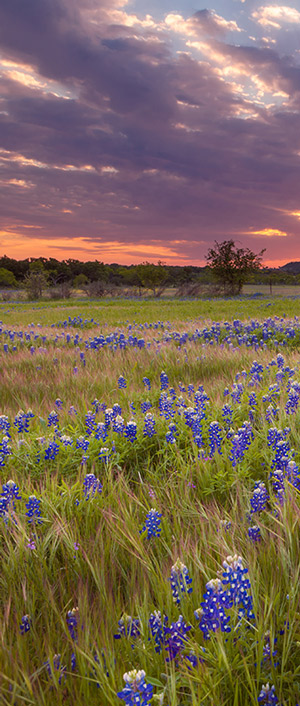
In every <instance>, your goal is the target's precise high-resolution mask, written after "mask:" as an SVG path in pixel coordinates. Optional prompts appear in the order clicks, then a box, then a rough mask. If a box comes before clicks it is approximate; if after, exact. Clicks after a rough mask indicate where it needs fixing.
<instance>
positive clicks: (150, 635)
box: [0, 297, 300, 706]
mask: <svg viewBox="0 0 300 706" xmlns="http://www.w3.org/2000/svg"><path fill="white" fill-rule="evenodd" d="M0 319H1V326H0V390H1V397H0V399H1V408H0V430H1V436H0V470H1V487H2V494H1V495H0V526H1V536H0V554H1V574H0V601H1V609H0V640H1V647H0V703H1V706H2V704H3V705H10V706H11V705H12V704H14V705H16V706H21V705H22V706H23V705H24V706H25V705H30V704H34V705H37V706H53V704H55V705H56V706H63V705H67V706H73V705H74V706H79V705H80V706H81V705H83V704H84V705H88V706H109V705H110V704H111V705H113V706H116V705H117V704H120V706H121V705H122V704H124V703H126V704H141V705H143V706H146V704H151V705H153V706H154V705H155V704H158V705H161V706H199V705H200V704H201V705H203V706H220V705H222V706H243V705H244V704H245V705H247V706H248V705H251V706H252V705H253V706H254V705H255V704H280V705H281V704H282V705H284V706H288V705H289V706H297V704H300V609H299V579H300V563H299V536H300V535H299V520H300V451H299V409H300V407H299V402H300V371H299V362H300V357H299V350H300V299H292V298H279V297H273V298H270V299H268V298H257V299H255V298H254V299H246V298H240V299H237V300H229V301H226V300H218V301H213V300H211V301H208V300H206V301H193V302H191V301H168V300H166V299H164V300H163V301H150V300H149V301H144V302H137V301H124V300H118V301H112V300H110V301H109V300H107V301H101V302H100V303H96V302H89V301H87V300H86V299H85V300H82V301H79V300H69V301H68V302H67V303H66V302H65V301H64V302H55V303H53V302H41V303H39V302H38V303H35V304H33V303H24V302H17V303H13V302H8V303H3V304H1V306H0ZM133 670H137V671H136V672H134V671H133ZM141 670H142V671H141ZM125 673H126V674H127V676H126V679H125V680H124V678H123V675H124V674H125ZM144 673H145V674H144Z"/></svg>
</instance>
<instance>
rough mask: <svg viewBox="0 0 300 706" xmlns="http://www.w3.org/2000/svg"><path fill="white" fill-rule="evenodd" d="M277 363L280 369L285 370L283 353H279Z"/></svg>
mask: <svg viewBox="0 0 300 706" xmlns="http://www.w3.org/2000/svg"><path fill="white" fill-rule="evenodd" d="M276 363H277V366H278V368H283V366H284V357H283V355H281V353H278V354H277V358H276Z"/></svg>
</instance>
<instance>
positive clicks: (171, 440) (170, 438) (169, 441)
mask: <svg viewBox="0 0 300 706" xmlns="http://www.w3.org/2000/svg"><path fill="white" fill-rule="evenodd" d="M166 442H167V444H176V439H175V436H174V435H173V432H172V431H167V432H166Z"/></svg>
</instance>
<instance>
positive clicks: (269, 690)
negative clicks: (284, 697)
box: [257, 684, 279, 706]
mask: <svg viewBox="0 0 300 706" xmlns="http://www.w3.org/2000/svg"><path fill="white" fill-rule="evenodd" d="M257 702H258V703H259V704H268V705H270V706H279V701H278V698H277V696H276V692H275V686H271V687H270V685H269V684H265V685H264V686H262V689H261V691H260V693H259V695H258V697H257Z"/></svg>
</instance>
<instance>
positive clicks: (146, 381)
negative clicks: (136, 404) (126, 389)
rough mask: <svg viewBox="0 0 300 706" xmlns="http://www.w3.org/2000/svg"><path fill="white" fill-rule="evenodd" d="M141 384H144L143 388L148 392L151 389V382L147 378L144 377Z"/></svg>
mask: <svg viewBox="0 0 300 706" xmlns="http://www.w3.org/2000/svg"><path fill="white" fill-rule="evenodd" d="M143 383H144V385H145V387H146V388H147V390H150V389H151V382H150V380H149V378H147V377H144V378H143Z"/></svg>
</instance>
